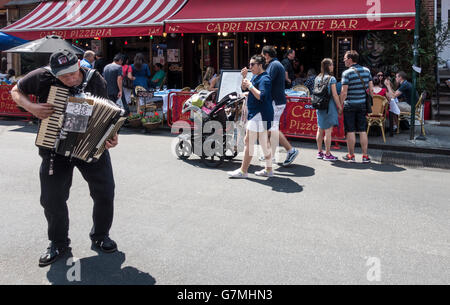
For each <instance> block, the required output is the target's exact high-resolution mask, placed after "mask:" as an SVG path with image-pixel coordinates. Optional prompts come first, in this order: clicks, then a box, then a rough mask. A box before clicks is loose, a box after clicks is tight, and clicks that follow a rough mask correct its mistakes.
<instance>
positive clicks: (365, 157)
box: [362, 155, 371, 163]
mask: <svg viewBox="0 0 450 305" xmlns="http://www.w3.org/2000/svg"><path fill="white" fill-rule="evenodd" d="M370 162H371V160H370V157H369V156H367V155H366V156H364V155H363V157H362V163H370Z"/></svg>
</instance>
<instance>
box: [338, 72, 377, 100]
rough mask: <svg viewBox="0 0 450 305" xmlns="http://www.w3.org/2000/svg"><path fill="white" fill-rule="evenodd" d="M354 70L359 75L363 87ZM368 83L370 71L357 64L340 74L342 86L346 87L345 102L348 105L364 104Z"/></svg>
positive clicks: (370, 76) (370, 77)
mask: <svg viewBox="0 0 450 305" xmlns="http://www.w3.org/2000/svg"><path fill="white" fill-rule="evenodd" d="M354 69H356V70H357V71H358V72H359V75H361V78H362V79H363V81H364V85H365V87H363V84H362V82H361V79H360V78H359V77H358V74H357V73H356V72H355V70H354ZM370 81H372V75H371V74H370V70H369V69H367V68H366V67H363V66H360V65H358V64H355V65H353V66H351V67H350V68H349V69H347V70H345V71H344V72H342V85H348V91H347V99H346V100H345V101H346V102H347V103H350V104H358V103H365V102H366V89H368V88H369V82H370Z"/></svg>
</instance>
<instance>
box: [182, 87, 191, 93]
mask: <svg viewBox="0 0 450 305" xmlns="http://www.w3.org/2000/svg"><path fill="white" fill-rule="evenodd" d="M181 91H182V92H189V91H191V87H184V88H183V89H181Z"/></svg>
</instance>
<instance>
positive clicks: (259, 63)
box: [228, 55, 274, 178]
mask: <svg viewBox="0 0 450 305" xmlns="http://www.w3.org/2000/svg"><path fill="white" fill-rule="evenodd" d="M265 65H266V61H265V58H264V57H263V56H262V55H254V56H253V57H252V58H251V60H250V71H251V72H252V74H253V78H252V80H251V81H249V80H248V79H246V78H245V77H244V80H243V81H242V88H243V89H248V100H247V108H248V116H247V118H248V122H247V126H246V134H245V140H244V143H245V148H244V159H243V161H242V165H241V167H240V168H238V169H237V170H235V171H232V172H228V175H229V176H230V178H247V177H248V168H249V166H250V163H251V161H252V157H253V155H254V145H255V143H256V140H257V139H258V140H259V144H260V145H261V147H262V149H263V153H264V157H265V161H266V167H265V169H263V170H261V171H257V172H255V175H257V176H262V177H273V170H272V156H271V151H270V149H268V147H269V145H268V134H267V130H269V129H270V127H271V124H272V121H273V114H274V113H273V107H272V95H271V91H272V82H271V79H270V76H269V75H268V74H267V73H266V72H265Z"/></svg>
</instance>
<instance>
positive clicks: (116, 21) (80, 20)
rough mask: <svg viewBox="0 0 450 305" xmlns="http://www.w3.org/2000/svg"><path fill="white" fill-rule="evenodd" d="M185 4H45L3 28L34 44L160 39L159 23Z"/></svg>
mask: <svg viewBox="0 0 450 305" xmlns="http://www.w3.org/2000/svg"><path fill="white" fill-rule="evenodd" d="M186 1H187V0H64V1H46V2H42V3H41V4H39V6H38V7H37V8H36V9H35V10H34V11H32V12H31V13H30V14H28V15H27V16H25V17H24V18H22V19H21V20H19V21H17V22H15V23H14V24H12V25H9V26H7V27H6V28H3V29H2V30H1V31H2V32H6V33H8V34H11V35H14V36H17V37H20V38H23V39H27V40H34V39H38V38H42V37H44V36H46V35H59V36H62V37H63V38H66V39H72V38H93V37H123V36H148V35H155V36H157V35H162V33H163V22H164V20H166V19H167V18H169V17H171V16H172V15H174V14H175V13H176V12H178V11H179V9H180V8H182V7H183V5H184V4H185V3H186Z"/></svg>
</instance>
